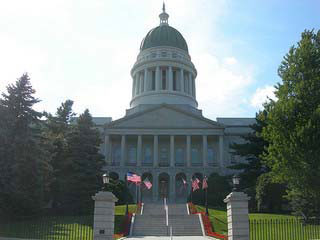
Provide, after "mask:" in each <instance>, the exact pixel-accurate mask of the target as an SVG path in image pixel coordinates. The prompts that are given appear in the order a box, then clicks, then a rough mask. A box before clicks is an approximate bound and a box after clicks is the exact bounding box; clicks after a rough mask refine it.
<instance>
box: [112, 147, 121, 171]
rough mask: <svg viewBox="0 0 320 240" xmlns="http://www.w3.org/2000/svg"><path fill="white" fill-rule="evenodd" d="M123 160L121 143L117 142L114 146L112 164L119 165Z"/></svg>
mask: <svg viewBox="0 0 320 240" xmlns="http://www.w3.org/2000/svg"><path fill="white" fill-rule="evenodd" d="M120 160H121V147H120V145H119V144H116V145H115V146H114V147H113V148H112V165H113V166H115V165H119V164H120Z"/></svg>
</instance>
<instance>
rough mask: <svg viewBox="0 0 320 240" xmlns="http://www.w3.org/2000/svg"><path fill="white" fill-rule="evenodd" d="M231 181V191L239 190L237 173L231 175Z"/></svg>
mask: <svg viewBox="0 0 320 240" xmlns="http://www.w3.org/2000/svg"><path fill="white" fill-rule="evenodd" d="M232 183H233V189H232V191H233V192H237V191H238V190H239V189H238V186H239V184H240V177H239V175H238V174H235V175H233V177H232Z"/></svg>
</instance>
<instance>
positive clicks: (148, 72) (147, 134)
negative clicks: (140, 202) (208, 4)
mask: <svg viewBox="0 0 320 240" xmlns="http://www.w3.org/2000/svg"><path fill="white" fill-rule="evenodd" d="M159 17H160V26H158V27H156V28H154V29H152V30H150V31H149V32H148V34H147V35H146V37H145V38H144V39H143V41H142V43H141V46H140V53H139V55H138V57H137V61H136V62H135V64H134V65H133V68H132V70H131V76H132V80H133V82H132V99H131V102H130V109H128V110H127V111H126V115H125V116H124V117H123V118H120V119H118V120H115V121H111V118H94V120H95V122H96V123H97V125H98V126H100V128H102V129H103V134H104V144H103V146H102V152H103V153H104V154H105V161H106V165H105V167H104V170H105V171H108V172H109V173H110V174H111V175H112V176H113V177H117V178H120V179H125V174H126V173H127V172H128V171H131V172H135V173H138V174H139V175H141V176H142V178H143V179H144V178H146V177H147V178H148V179H149V180H150V181H151V182H152V184H153V187H152V189H151V190H146V189H143V190H142V195H143V199H144V200H145V201H146V200H147V199H149V200H153V201H156V200H159V199H161V198H162V197H163V196H166V197H168V198H169V200H171V201H179V200H184V201H185V199H186V194H187V191H185V190H183V189H182V188H183V182H182V179H184V180H187V181H188V182H189V181H190V179H191V178H192V176H193V175H197V176H198V177H200V178H201V177H202V176H203V175H207V176H209V175H210V174H211V173H213V172H217V173H219V174H220V175H224V174H228V173H231V172H230V169H228V168H226V167H227V166H229V165H231V164H233V163H235V162H236V161H238V160H237V159H234V157H233V156H232V155H231V154H230V152H231V150H230V148H229V144H230V143H232V142H239V141H241V139H240V135H242V134H245V133H248V131H250V129H249V125H250V124H252V123H254V121H255V120H254V119H253V118H217V121H213V120H210V119H208V118H205V117H203V116H202V111H201V110H199V109H198V108H197V107H198V102H197V99H196V77H197V70H196V68H195V66H194V64H193V63H192V61H191V57H190V55H189V52H188V45H187V42H186V41H185V39H184V38H183V36H182V35H181V33H180V32H179V31H177V30H176V29H174V28H173V27H171V26H169V24H168V18H169V15H168V14H167V13H166V12H165V7H164V8H163V12H162V13H161V14H160V15H159ZM189 186H190V184H189ZM132 190H134V189H132ZM133 195H134V194H133Z"/></svg>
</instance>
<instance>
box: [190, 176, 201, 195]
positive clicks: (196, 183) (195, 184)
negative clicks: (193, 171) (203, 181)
mask: <svg viewBox="0 0 320 240" xmlns="http://www.w3.org/2000/svg"><path fill="white" fill-rule="evenodd" d="M191 181H192V191H193V192H194V191H196V190H198V189H199V182H200V180H199V179H198V178H196V179H195V180H191Z"/></svg>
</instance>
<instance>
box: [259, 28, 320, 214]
mask: <svg viewBox="0 0 320 240" xmlns="http://www.w3.org/2000/svg"><path fill="white" fill-rule="evenodd" d="M278 74H279V76H280V77H281V79H282V83H279V84H278V85H277V86H276V91H275V95H276V97H277V98H278V100H277V101H271V103H270V104H271V105H270V111H269V114H268V117H267V118H268V120H267V121H268V126H267V127H266V128H264V129H263V133H262V134H263V137H264V139H265V140H266V141H268V142H269V146H268V151H267V152H266V153H265V155H264V159H265V161H266V163H267V165H268V166H269V167H270V169H271V172H272V179H273V180H274V181H277V182H280V183H286V184H287V185H288V198H289V200H290V202H291V204H292V207H293V209H294V210H295V211H296V212H304V214H306V215H307V216H313V215H318V216H319V214H320V148H319V146H320V31H318V32H317V33H315V32H314V31H313V30H312V31H308V30H306V31H304V32H303V33H302V35H301V40H300V41H299V42H298V44H297V46H292V47H291V48H290V50H289V53H288V54H287V55H286V56H285V57H284V60H283V61H282V63H281V65H280V67H279V69H278Z"/></svg>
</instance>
